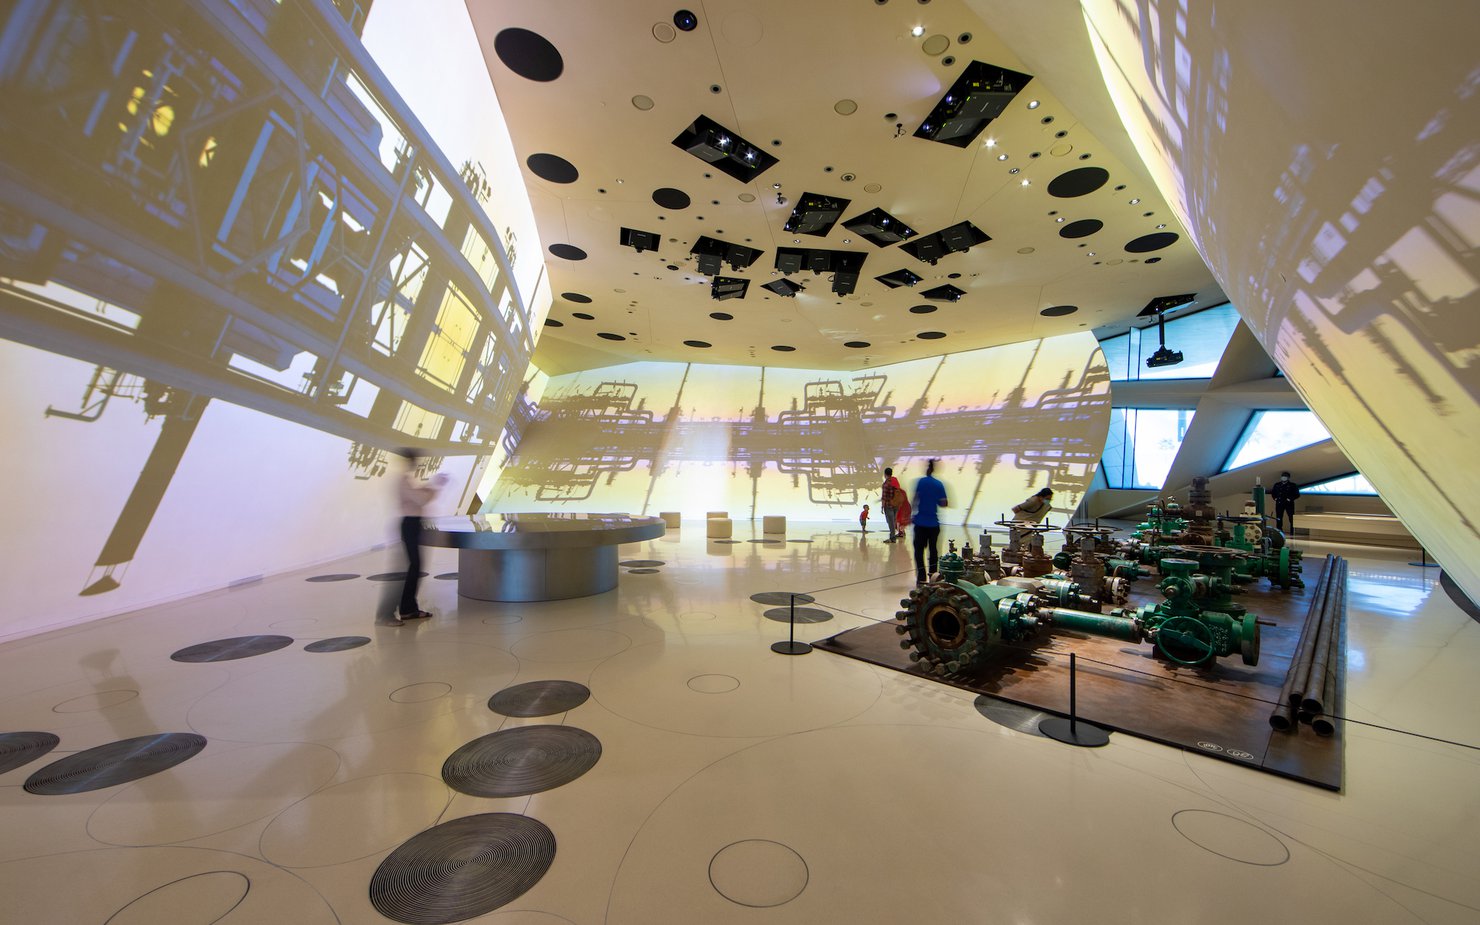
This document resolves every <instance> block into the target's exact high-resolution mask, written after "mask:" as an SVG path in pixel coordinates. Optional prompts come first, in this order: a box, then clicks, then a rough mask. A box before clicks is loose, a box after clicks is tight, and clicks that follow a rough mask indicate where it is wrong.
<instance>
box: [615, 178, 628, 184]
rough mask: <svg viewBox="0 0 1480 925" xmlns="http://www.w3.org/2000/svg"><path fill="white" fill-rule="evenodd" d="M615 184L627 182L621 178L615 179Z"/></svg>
mask: <svg viewBox="0 0 1480 925" xmlns="http://www.w3.org/2000/svg"><path fill="white" fill-rule="evenodd" d="M617 182H618V183H626V182H627V181H626V180H623V179H622V178H621V177H617Z"/></svg>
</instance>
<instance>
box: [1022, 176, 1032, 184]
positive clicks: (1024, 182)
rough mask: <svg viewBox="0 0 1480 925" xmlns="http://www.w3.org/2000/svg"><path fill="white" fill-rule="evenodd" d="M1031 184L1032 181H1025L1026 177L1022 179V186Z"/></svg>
mask: <svg viewBox="0 0 1480 925" xmlns="http://www.w3.org/2000/svg"><path fill="white" fill-rule="evenodd" d="M1032 182H1033V181H1032V180H1029V179H1027V178H1026V177H1024V178H1023V185H1024V186H1027V185H1028V184H1030V183H1032Z"/></svg>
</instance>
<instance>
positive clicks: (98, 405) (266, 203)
mask: <svg viewBox="0 0 1480 925" xmlns="http://www.w3.org/2000/svg"><path fill="white" fill-rule="evenodd" d="M8 9H9V11H8V13H0V48H3V50H4V51H3V54H0V86H3V88H4V90H5V92H4V93H3V94H0V125H3V128H4V131H0V153H3V162H0V305H3V311H0V336H4V337H6V338H8V339H11V340H14V341H17V342H20V343H24V344H28V345H31V346H34V347H39V348H41V349H44V350H48V351H52V352H55V353H60V354H63V355H66V356H72V357H76V358H79V359H82V360H84V361H88V362H93V363H96V364H97V369H96V370H95V372H94V373H93V375H92V376H91V378H90V381H89V382H87V383H85V384H83V385H84V388H83V390H82V399H81V402H80V403H79V404H78V405H77V406H76V410H68V409H64V408H59V407H55V402H54V403H53V406H51V407H48V409H47V413H48V415H50V416H54V417H59V418H65V419H70V420H72V421H77V422H88V421H95V420H97V419H98V418H99V417H100V416H101V415H102V414H103V413H104V412H105V410H106V409H107V408H108V407H109V402H110V399H113V398H120V397H121V398H127V399H131V400H134V401H139V402H142V404H143V406H144V411H145V413H146V414H147V415H149V416H151V417H153V416H161V417H163V418H164V419H165V423H164V428H163V430H162V431H161V434H160V437H159V441H158V443H157V445H156V447H155V449H154V452H153V454H152V455H151V456H150V458H149V460H148V462H147V463H146V464H145V468H144V472H143V474H142V475H141V478H140V481H139V484H138V486H136V489H135V491H134V495H133V497H131V498H130V500H129V501H128V503H127V505H126V507H125V510H124V513H123V516H122V517H121V518H120V521H119V526H118V529H116V530H115V536H114V537H113V538H112V539H110V540H109V542H108V548H109V550H110V551H109V552H108V553H106V554H105V555H104V557H102V558H100V560H99V563H98V566H99V569H101V570H102V571H101V574H99V575H95V576H94V580H93V581H91V582H90V583H89V585H88V588H89V589H90V590H91V591H92V592H93V593H95V592H96V591H100V590H110V589H111V588H112V587H116V586H117V582H116V577H115V574H114V573H115V571H116V570H117V569H119V568H121V567H122V566H123V565H124V564H126V563H127V561H128V560H129V559H131V558H132V554H133V550H134V548H136V547H137V542H138V539H139V538H140V537H142V534H143V531H144V530H145V529H147V526H148V521H149V519H150V518H151V517H152V515H153V511H154V509H155V507H157V505H158V502H159V500H160V498H161V497H162V495H163V493H164V491H165V489H166V488H167V487H168V484H169V479H170V476H171V475H172V474H173V473H174V471H175V469H176V467H177V466H178V464H179V461H180V459H181V457H182V456H183V454H184V451H185V449H186V447H187V446H188V444H189V440H190V435H191V433H192V432H193V430H194V426H195V423H196V422H197V421H198V420H199V418H200V414H201V412H202V411H203V410H204V408H205V407H206V405H207V404H208V402H209V401H210V400H211V399H214V398H221V399H226V400H228V401H231V402H233V403H236V404H240V405H243V406H246V407H249V408H253V409H256V410H259V411H262V412H265V413H267V414H271V415H275V416H278V417H282V418H285V419H289V420H292V421H296V422H298V423H301V424H305V425H308V426H310V427H314V428H316V429H319V430H323V431H327V432H330V433H334V434H337V435H340V436H343V437H345V438H347V439H349V440H351V441H353V446H352V448H351V450H350V453H349V464H350V468H351V469H352V470H354V472H355V473H356V474H357V476H359V477H374V476H376V475H379V474H381V473H383V472H384V471H385V455H384V449H385V448H386V447H392V446H396V445H402V444H407V445H414V446H417V447H419V448H420V449H422V450H423V451H424V452H426V453H427V454H428V455H430V456H432V457H438V456H442V455H446V454H452V453H463V454H467V453H486V452H489V451H490V450H491V448H492V446H493V442H494V441H495V440H496V439H497V438H498V436H499V434H500V432H501V430H502V428H503V426H504V423H505V418H506V417H507V415H508V412H509V409H510V406H511V405H512V403H513V400H514V397H515V393H516V391H517V390H518V388H519V387H520V385H521V379H522V377H523V374H524V371H525V369H526V367H527V365H528V361H529V356H530V353H531V352H532V349H533V335H532V333H531V325H530V319H529V316H528V313H527V311H526V308H525V305H524V302H523V299H522V298H521V296H520V293H519V292H518V290H517V287H516V285H515V282H514V278H513V273H512V265H511V263H510V259H511V258H510V255H509V254H507V253H506V250H505V247H506V245H505V241H508V242H509V247H512V239H513V232H512V230H506V231H505V232H503V233H500V231H499V230H498V229H497V228H496V227H495V225H494V224H493V222H492V221H491V220H490V218H489V217H488V216H487V214H486V213H485V211H484V209H483V206H482V201H484V200H486V199H487V198H488V195H489V192H490V188H489V184H488V180H487V177H486V176H485V175H484V172H483V168H482V167H481V166H479V164H478V163H477V162H476V160H475V155H476V153H475V152H474V156H470V157H469V158H468V159H467V160H466V161H465V162H464V163H463V166H462V167H461V168H460V169H459V168H454V167H453V166H452V163H451V162H450V161H449V160H448V159H447V156H446V155H445V154H444V153H443V152H442V151H440V150H439V149H438V148H437V146H436V145H435V144H434V143H433V142H432V140H431V138H430V137H429V136H428V135H427V133H426V130H425V129H424V128H423V127H422V126H421V125H420V124H419V123H418V122H417V120H416V119H415V117H414V115H412V114H411V112H410V111H409V109H408V108H407V107H406V105H405V103H404V102H403V101H402V100H401V99H400V97H399V95H398V94H397V93H396V91H395V89H394V88H393V87H391V86H390V84H389V82H388V80H387V79H386V77H385V76H384V75H383V74H382V73H381V72H380V71H379V69H378V68H377V67H376V66H375V64H374V62H373V61H371V60H370V58H369V56H368V54H367V53H366V52H365V50H364V48H363V46H361V45H360V43H359V40H358V30H359V29H360V28H362V26H363V20H364V15H365V13H366V11H367V9H368V4H367V3H355V2H351V0H334V2H330V0H283V2H277V0H198V2H190V3H185V2H179V0H139V2H132V3H128V4H100V3H92V2H82V0H29V2H20V3H16V4H10V5H9V7H8ZM115 541H116V542H115ZM84 593H88V592H84Z"/></svg>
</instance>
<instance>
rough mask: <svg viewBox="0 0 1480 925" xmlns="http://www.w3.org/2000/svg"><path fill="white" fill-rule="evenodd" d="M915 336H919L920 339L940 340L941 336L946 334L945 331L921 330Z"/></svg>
mask: <svg viewBox="0 0 1480 925" xmlns="http://www.w3.org/2000/svg"><path fill="white" fill-rule="evenodd" d="M915 336H916V337H918V338H920V339H921V340H940V339H941V338H942V337H945V336H946V332H945V331H921V332H920V333H919V334H916V335H915Z"/></svg>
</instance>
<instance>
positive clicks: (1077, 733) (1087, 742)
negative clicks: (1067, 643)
mask: <svg viewBox="0 0 1480 925" xmlns="http://www.w3.org/2000/svg"><path fill="white" fill-rule="evenodd" d="M1076 668H1077V666H1076V665H1075V659H1074V653H1073V652H1070V653H1069V718H1068V719H1064V718H1063V717H1062V716H1050V717H1049V718H1047V719H1045V720H1043V721H1042V722H1041V723H1039V724H1038V731H1039V732H1041V733H1043V734H1044V735H1045V736H1047V737H1048V738H1050V739H1053V740H1054V741H1056V742H1063V743H1064V744H1065V745H1077V746H1079V747H1080V748H1099V747H1100V746H1102V745H1109V744H1110V731H1109V730H1107V729H1101V728H1100V727H1099V726H1093V725H1091V724H1089V723H1085V724H1084V725H1080V724H1079V722H1078V719H1079V717H1078V713H1079V704H1078V699H1077V696H1076V693H1077V692H1076V689H1075V675H1076Z"/></svg>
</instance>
